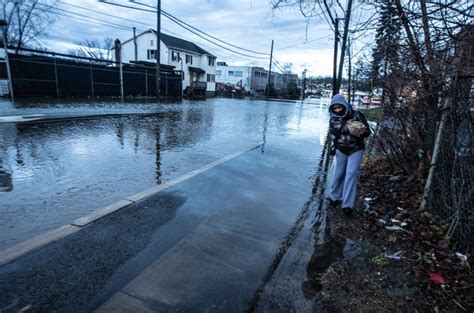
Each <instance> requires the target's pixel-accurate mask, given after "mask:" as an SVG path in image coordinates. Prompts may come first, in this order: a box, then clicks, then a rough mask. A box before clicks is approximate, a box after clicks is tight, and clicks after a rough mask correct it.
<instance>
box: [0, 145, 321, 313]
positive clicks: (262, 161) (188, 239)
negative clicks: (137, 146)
mask: <svg viewBox="0 0 474 313" xmlns="http://www.w3.org/2000/svg"><path fill="white" fill-rule="evenodd" d="M298 144H299V145H308V144H315V145H316V143H310V142H308V141H302V142H300V143H298ZM295 147H297V145H293V146H291V147H289V148H288V149H282V148H281V147H266V148H265V150H264V151H265V153H262V149H260V148H258V149H254V150H252V151H250V152H247V153H245V154H243V155H241V156H239V157H236V158H235V159H232V160H230V161H227V162H225V163H223V164H221V165H219V166H217V167H214V168H212V169H210V170H208V171H206V172H204V173H201V174H199V175H197V176H194V177H192V178H190V179H188V180H185V181H183V182H181V183H179V184H177V185H174V186H173V187H170V188H168V189H166V190H164V191H162V192H160V193H158V194H155V195H153V196H151V197H149V198H147V199H145V200H143V201H140V202H137V203H134V204H131V205H130V206H127V207H126V208H124V209H122V210H120V211H118V212H115V213H113V214H111V215H108V216H106V217H104V218H102V219H100V220H98V221H97V222H95V223H92V224H90V225H88V226H86V227H84V228H82V229H81V230H80V231H78V232H75V233H73V234H71V235H69V236H67V237H66V238H64V239H62V240H60V241H57V242H54V243H52V244H50V245H48V246H46V247H44V248H42V249H40V250H38V251H35V252H32V253H30V254H28V255H26V256H24V257H22V258H20V259H18V260H16V261H14V262H11V263H9V264H7V265H5V266H2V267H0V281H1V282H0V308H8V309H11V310H12V311H18V310H22V309H25V308H29V309H32V310H33V311H69V312H71V311H74V312H76V311H84V312H87V311H94V310H98V311H99V312H157V311H158V312H161V311H180V312H211V311H215V312H242V311H244V310H245V309H246V308H247V307H248V304H249V301H250V300H251V299H252V297H253V296H254V294H255V292H256V290H257V289H258V287H259V286H260V284H261V281H262V279H263V277H264V276H265V275H266V274H268V269H269V268H270V267H271V265H272V262H273V261H274V257H275V255H276V254H278V252H279V251H280V249H281V244H282V242H283V241H284V239H285V237H286V236H287V234H288V233H289V232H290V231H291V229H292V228H293V227H294V226H295V222H296V221H297V220H298V218H299V217H300V213H301V211H302V210H303V209H304V207H305V205H306V206H307V205H308V204H307V203H308V199H311V195H312V193H311V187H312V186H311V181H310V180H309V179H308V178H309V177H310V176H311V174H312V173H311V172H309V170H310V169H311V166H310V165H309V164H308V160H305V159H303V157H302V156H301V155H299V154H298V153H297V152H296V150H295V152H294V153H292V148H295ZM314 155H315V157H314V167H313V168H315V167H316V165H317V163H318V161H319V160H318V159H317V156H318V155H320V153H319V151H318V153H315V154H314Z"/></svg>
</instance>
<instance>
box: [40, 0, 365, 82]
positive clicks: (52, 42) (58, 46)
mask: <svg viewBox="0 0 474 313" xmlns="http://www.w3.org/2000/svg"><path fill="white" fill-rule="evenodd" d="M108 1H109V2H114V3H119V4H124V5H133V4H132V3H130V2H129V1H127V0H108ZM137 1H140V2H143V3H146V4H149V5H156V0H137ZM161 2H162V4H161V5H162V9H163V10H165V11H167V12H168V13H170V14H172V15H174V16H176V17H178V18H179V19H181V20H183V21H184V22H186V23H188V24H191V25H192V26H194V27H196V28H198V29H200V30H202V31H204V32H206V33H208V34H211V35H213V36H215V37H218V38H220V39H221V40H224V41H226V42H229V43H232V44H234V45H236V46H239V47H242V48H246V49H250V50H253V51H259V52H264V53H269V52H270V46H271V40H272V39H273V40H275V45H274V56H275V59H276V60H277V61H278V62H279V63H280V64H281V65H283V64H285V63H292V64H293V67H292V71H293V73H297V74H298V75H301V72H302V71H303V70H304V69H305V68H306V69H308V73H309V75H310V76H312V75H332V60H333V51H332V48H333V40H334V35H333V32H332V31H331V29H330V27H329V25H328V24H327V23H326V22H325V21H322V20H320V19H319V18H317V17H316V18H313V19H310V20H306V19H305V18H304V17H303V16H302V14H301V13H300V12H299V10H295V9H286V10H278V11H274V10H272V6H271V4H270V0H240V1H236V0H162V1H161ZM342 2H344V1H342ZM68 4H71V5H75V6H81V7H85V8H88V9H91V10H96V11H100V12H104V13H107V14H111V15H116V16H119V17H123V18H127V19H130V20H132V21H125V20H120V19H116V18H113V17H111V16H104V15H101V14H99V13H93V12H91V11H86V10H83V9H80V8H78V7H74V6H71V5H68ZM57 8H59V9H62V10H66V11H69V12H75V13H78V14H83V15H85V16H78V15H74V16H75V17H76V18H72V16H73V15H70V16H69V17H66V16H58V19H57V21H56V23H55V24H54V25H53V26H52V27H51V29H50V30H49V32H48V33H49V39H47V40H43V41H42V42H43V44H45V46H47V47H48V48H49V49H50V50H53V51H58V52H66V51H67V50H69V49H72V48H74V47H75V45H74V42H77V41H82V40H86V39H102V38H105V37H112V38H114V39H115V38H118V39H120V40H121V41H125V40H127V39H129V38H131V37H132V34H133V33H132V30H131V27H133V26H135V27H136V28H137V32H140V31H143V30H147V29H149V28H152V27H156V26H155V25H156V14H153V13H150V12H142V11H137V10H132V9H127V8H121V7H117V6H112V5H108V4H104V3H101V2H99V1H95V0H81V1H79V0H78V1H74V0H61V1H60V2H59V5H58V6H57ZM142 8H145V7H142ZM356 8H357V5H356ZM60 13H61V14H70V13H66V12H64V11H60ZM87 17H92V18H96V19H100V20H104V21H107V22H111V23H116V24H120V25H123V26H126V27H129V28H130V29H128V30H125V29H122V28H120V27H111V26H109V25H100V24H97V23H93V22H90V21H86V20H80V19H78V18H82V19H87ZM359 19H360V16H358V15H356V16H355V17H354V21H353V22H354V23H356V22H357V20H359ZM133 21H136V22H133ZM144 24H147V25H144ZM341 28H342V27H341ZM341 30H342V29H341ZM162 32H163V33H167V34H170V35H172V36H175V37H181V38H183V39H186V40H190V41H193V42H195V43H196V44H198V45H199V46H201V47H202V48H204V49H205V50H207V51H209V52H210V53H212V54H214V55H216V56H217V57H218V61H225V62H227V64H229V65H256V66H263V67H265V68H268V65H269V64H268V63H269V61H268V59H267V60H262V59H255V58H250V57H247V56H242V55H239V54H236V53H233V52H230V51H226V50H224V49H222V48H219V47H217V46H215V45H213V44H212V43H209V42H207V41H205V40H203V39H201V38H199V37H197V36H195V35H193V34H192V33H190V32H189V31H187V30H185V29H183V28H181V27H180V26H178V25H176V24H174V23H173V22H171V21H170V20H168V19H167V18H165V17H163V18H162ZM370 40H371V38H370V37H369V36H364V37H362V38H359V40H358V41H357V42H356V44H355V45H354V49H353V51H354V53H357V52H359V51H361V49H363V48H364V47H366V48H367V49H366V50H367V51H368V50H370V49H369V48H368V46H367V44H366V42H370ZM229 48H230V49H232V50H237V49H235V48H233V47H229ZM240 52H242V53H246V52H245V51H240ZM363 52H364V51H362V53H363ZM360 54H361V53H360V52H359V55H360Z"/></svg>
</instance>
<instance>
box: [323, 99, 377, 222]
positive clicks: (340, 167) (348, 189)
mask: <svg viewBox="0 0 474 313" xmlns="http://www.w3.org/2000/svg"><path fill="white" fill-rule="evenodd" d="M329 114H330V116H331V117H330V119H329V135H330V139H331V142H332V148H331V150H332V154H333V155H334V154H335V155H336V168H335V171H334V176H333V180H332V183H331V191H330V194H329V202H330V204H331V205H332V206H337V205H338V204H339V203H341V202H342V210H343V212H344V214H346V215H348V216H350V215H351V214H352V210H353V209H354V204H355V199H356V184H357V174H358V172H359V168H360V163H361V161H362V157H363V156H364V150H365V143H364V139H365V138H367V137H368V136H369V135H370V127H369V124H368V123H367V120H366V119H365V116H364V115H363V114H362V113H361V112H359V111H356V110H353V109H352V107H351V106H350V105H349V104H348V103H347V102H346V100H345V99H344V97H343V96H342V95H340V94H337V95H335V96H334V97H333V98H332V100H331V105H330V106H329Z"/></svg>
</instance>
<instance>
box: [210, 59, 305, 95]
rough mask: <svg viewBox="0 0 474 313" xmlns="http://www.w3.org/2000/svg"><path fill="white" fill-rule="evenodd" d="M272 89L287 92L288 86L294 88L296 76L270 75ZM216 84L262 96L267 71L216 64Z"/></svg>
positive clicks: (253, 67)
mask: <svg viewBox="0 0 474 313" xmlns="http://www.w3.org/2000/svg"><path fill="white" fill-rule="evenodd" d="M271 75H272V76H271V82H272V84H273V87H274V88H275V89H276V90H277V91H278V92H279V93H280V94H285V93H287V91H288V86H289V84H294V85H295V86H296V84H297V81H298V75H296V74H280V73H275V72H272V73H271ZM216 82H218V83H222V84H228V85H235V86H241V87H243V88H245V90H246V91H249V92H250V93H251V94H253V95H259V94H263V93H264V92H265V88H266V86H267V84H268V70H266V69H264V68H263V67H256V66H230V65H227V63H225V62H217V68H216Z"/></svg>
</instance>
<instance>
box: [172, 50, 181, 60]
mask: <svg viewBox="0 0 474 313" xmlns="http://www.w3.org/2000/svg"><path fill="white" fill-rule="evenodd" d="M179 60H180V57H179V52H176V51H171V61H173V62H179Z"/></svg>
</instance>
